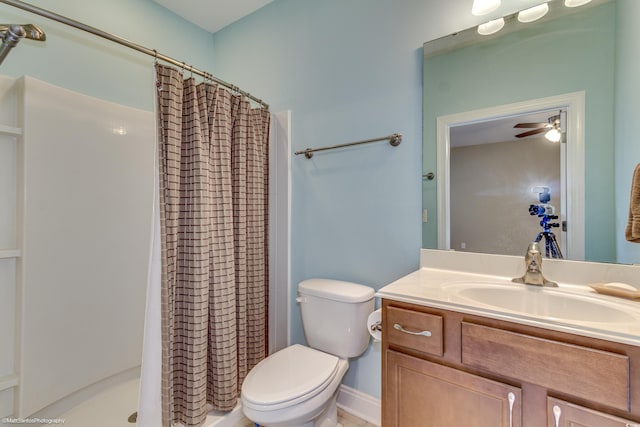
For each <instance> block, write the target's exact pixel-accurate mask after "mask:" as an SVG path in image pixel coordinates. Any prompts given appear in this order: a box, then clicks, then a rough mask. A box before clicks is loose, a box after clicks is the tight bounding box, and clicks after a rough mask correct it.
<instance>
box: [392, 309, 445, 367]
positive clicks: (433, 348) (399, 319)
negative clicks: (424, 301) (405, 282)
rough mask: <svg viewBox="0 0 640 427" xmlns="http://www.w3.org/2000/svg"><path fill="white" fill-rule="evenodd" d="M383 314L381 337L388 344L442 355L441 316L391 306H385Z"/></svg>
mask: <svg viewBox="0 0 640 427" xmlns="http://www.w3.org/2000/svg"><path fill="white" fill-rule="evenodd" d="M385 315H386V318H385V319H384V321H383V325H384V330H383V332H382V337H383V339H384V340H386V341H387V343H388V344H389V345H399V346H402V347H406V348H410V349H412V350H417V351H420V352H423V353H427V354H432V355H435V356H442V354H443V341H444V340H443V337H442V316H438V315H434V314H429V313H423V312H420V311H415V310H406V309H404V308H399V307H393V306H387V307H386V311H385ZM421 333H422V334H421ZM427 335H428V336H427Z"/></svg>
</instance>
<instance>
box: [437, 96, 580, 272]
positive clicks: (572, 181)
mask: <svg viewBox="0 0 640 427" xmlns="http://www.w3.org/2000/svg"><path fill="white" fill-rule="evenodd" d="M584 105H585V93H584V92H574V93H569V94H563V95H558V96H552V97H547V98H540V99H534V100H529V101H523V102H518V103H513V104H507V105H500V106H495V107H489V108H483V109H479V110H473V111H468V112H463V113H456V114H451V115H447V116H441V117H438V118H437V200H438V224H437V226H438V248H439V249H454V250H460V251H464V250H466V251H472V252H483V253H500V254H510V255H522V254H523V253H524V251H525V250H526V247H527V244H528V242H531V241H533V240H535V239H536V237H537V233H539V232H540V231H542V227H541V226H540V224H539V221H540V220H539V219H538V218H535V217H534V215H530V213H529V208H530V206H531V205H536V204H537V205H544V204H550V205H552V206H553V207H554V208H555V211H556V212H555V213H556V214H557V215H558V217H559V218H558V219H557V220H553V221H557V222H558V224H559V227H555V228H554V229H552V231H553V232H554V233H555V234H556V235H557V236H558V243H559V247H560V249H561V251H562V253H563V255H564V258H568V259H572V260H584V114H585V107H584ZM554 115H560V122H561V124H560V127H561V128H562V130H563V138H562V141H563V142H560V143H559V144H556V148H553V145H552V144H546V145H544V141H538V142H539V143H543V144H540V145H541V151H530V149H532V148H533V146H534V144H533V143H532V144H528V145H527V144H521V147H520V148H522V147H524V149H522V150H520V149H517V150H516V149H515V145H517V144H515V145H514V146H508V147H507V146H506V144H505V145H504V146H503V147H500V146H499V145H494V146H493V148H494V150H493V151H494V153H493V154H489V156H488V160H487V161H482V160H481V157H479V156H480V155H479V154H477V153H475V154H474V153H473V152H472V151H473V150H478V151H481V150H484V149H486V147H484V148H482V147H480V148H478V147H476V148H473V147H474V146H481V145H488V144H481V143H478V141H480V140H482V139H486V138H484V137H482V134H483V132H488V133H494V132H495V131H494V130H492V128H494V127H496V126H500V125H501V124H502V125H504V123H502V121H503V120H504V121H505V123H506V122H509V123H510V125H509V126H507V127H508V128H510V129H508V131H509V132H510V133H511V135H512V136H511V137H509V138H508V139H510V140H511V141H512V142H513V141H516V142H524V141H525V140H527V139H528V138H532V137H540V135H538V134H537V133H536V134H535V135H531V136H527V137H526V138H518V137H516V135H518V134H520V133H523V132H527V131H530V130H532V129H533V128H523V129H514V128H513V126H514V124H516V123H523V122H529V121H530V122H532V123H533V122H540V123H542V122H543V121H544V122H546V121H548V120H549V118H550V117H552V116H554ZM484 129H489V130H488V131H486V130H484ZM514 131H516V132H514ZM464 133H468V134H470V135H471V138H472V139H475V140H477V141H476V142H475V143H474V144H471V143H467V144H466V147H467V148H464V149H463V147H465V143H464V142H459V141H458V140H462V139H463V136H461V135H462V134H464ZM540 133H542V132H540ZM543 137H544V135H543ZM505 141H506V140H505V139H502V141H499V140H498V139H496V140H495V141H494V142H492V144H500V143H504V142H505ZM485 142H486V141H485ZM529 142H532V141H529ZM509 150H512V151H517V154H513V155H514V156H516V157H515V158H511V157H508V156H505V157H504V158H503V159H502V160H500V161H497V160H496V159H495V157H497V154H496V153H495V151H509ZM527 150H529V151H527ZM554 150H555V151H559V154H557V153H554ZM463 151H467V152H470V153H471V154H468V153H467V155H466V157H465V156H459V155H458V154H457V152H460V153H462V152H463ZM452 156H456V157H455V158H453V159H452ZM557 156H559V177H558V174H557V173H556V175H555V177H554V176H552V175H547V172H545V175H544V176H543V174H542V172H541V170H542V169H545V168H547V166H549V165H552V164H558V160H557ZM492 157H494V158H492ZM547 157H548V158H549V160H548V161H547V162H546V163H545V164H544V165H542V164H541V162H545V160H543V159H546V158H547ZM552 159H553V160H552ZM497 163H498V164H500V165H501V166H505V167H506V166H509V167H511V172H510V173H511V175H510V177H509V176H508V175H507V173H506V172H499V171H498V169H497ZM524 164H528V165H529V166H531V167H529V169H527V170H526V172H525V169H524V166H523V165H524ZM532 165H533V166H532ZM535 165H537V166H538V169H536V167H534V166H535ZM543 166H544V167H543ZM455 171H458V172H460V173H461V174H462V175H461V176H452V174H453V173H456V174H457V173H458V172H455ZM536 171H539V172H540V173H538V174H537V175H538V176H537V177H536ZM518 173H519V174H518ZM501 174H502V175H501ZM514 176H517V177H518V180H519V181H520V183H519V184H518V187H517V189H512V188H508V186H507V184H509V185H512V184H513V183H512V182H511V181H516V180H515V178H514ZM491 178H493V179H494V182H491ZM482 180H485V181H484V182H483V181H482ZM495 181H497V183H496V182H495ZM513 185H515V184H513ZM452 187H453V188H452ZM456 187H458V188H463V190H465V191H467V192H469V191H474V192H475V194H476V195H475V196H474V197H476V199H479V200H480V201H481V202H480V203H474V204H472V205H470V204H468V202H469V200H468V199H470V196H469V195H468V194H467V195H466V196H464V195H463V196H462V198H461V200H460V199H459V198H457V195H456V194H455V193H453V192H454V191H456V190H455V188H456ZM474 187H475V188H474ZM536 187H537V188H536ZM545 188H548V193H549V195H550V197H551V199H550V200H549V202H548V203H543V202H542V201H541V200H542V199H541V197H542V196H541V195H540V193H544V192H545V191H547V190H545ZM532 190H533V191H532ZM504 193H514V194H515V193H517V194H518V196H519V198H513V200H511V201H509V202H508V203H507V202H505V201H504V200H498V199H497V198H494V197H496V195H498V194H504ZM454 209H455V212H454ZM459 214H460V215H464V216H465V217H466V219H458V218H456V216H458V215H459ZM507 214H508V215H515V217H517V218H518V219H519V221H521V222H525V223H527V224H528V225H527V227H522V228H521V229H520V226H518V225H515V224H514V223H510V222H506V220H505V219H504V218H503V217H502V215H505V216H506V215H507ZM454 221H455V222H456V224H455V225H453V222H454ZM563 223H564V224H566V232H565V231H561V230H562V229H563V228H562V226H563ZM454 227H455V232H454V230H453V228H454ZM478 230H482V233H483V236H479V237H477V238H476V237H474V238H473V240H472V239H471V237H470V236H472V234H473V233H476V232H477V231H478ZM505 231H509V233H511V234H509V235H508V234H507V233H505ZM514 234H517V235H519V236H520V237H521V239H522V240H520V239H518V240H516V239H515V238H514V237H513V235H514ZM475 241H482V242H484V243H482V244H476V243H469V242H475ZM487 242H491V244H489V243H487ZM541 246H542V247H543V248H544V239H543V242H542V245H541Z"/></svg>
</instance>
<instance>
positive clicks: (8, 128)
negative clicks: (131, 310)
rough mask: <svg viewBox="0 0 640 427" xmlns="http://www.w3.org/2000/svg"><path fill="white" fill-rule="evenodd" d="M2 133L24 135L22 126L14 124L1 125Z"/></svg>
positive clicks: (0, 130)
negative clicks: (18, 126)
mask: <svg viewBox="0 0 640 427" xmlns="http://www.w3.org/2000/svg"><path fill="white" fill-rule="evenodd" d="M0 134H4V135H17V136H19V135H22V128H17V127H13V126H7V125H0Z"/></svg>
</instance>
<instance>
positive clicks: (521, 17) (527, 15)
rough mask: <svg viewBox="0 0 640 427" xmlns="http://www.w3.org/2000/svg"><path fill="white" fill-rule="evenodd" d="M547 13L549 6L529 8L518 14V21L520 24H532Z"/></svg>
mask: <svg viewBox="0 0 640 427" xmlns="http://www.w3.org/2000/svg"><path fill="white" fill-rule="evenodd" d="M547 12H549V5H548V4H547V3H542V4H539V5H537V6H533V7H530V8H529V9H525V10H521V11H520V13H518V21H520V22H533V21H537V20H538V19H540V18H542V17H543V16H544V15H546V14H547Z"/></svg>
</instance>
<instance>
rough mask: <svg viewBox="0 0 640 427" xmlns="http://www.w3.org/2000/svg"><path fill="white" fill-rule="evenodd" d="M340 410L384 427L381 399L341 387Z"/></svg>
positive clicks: (339, 394) (339, 395) (344, 386)
mask: <svg viewBox="0 0 640 427" xmlns="http://www.w3.org/2000/svg"><path fill="white" fill-rule="evenodd" d="M337 406H338V408H340V409H342V410H344V411H346V412H348V413H350V414H352V415H355V416H356V417H358V418H361V419H363V420H365V421H366V422H368V423H371V424H374V425H376V426H380V425H382V415H381V405H380V399H377V398H375V397H373V396H370V395H368V394H366V393H363V392H361V391H358V390H356V389H354V388H351V387H347V386H346V385H344V384H343V385H341V386H340V389H339V390H338V401H337Z"/></svg>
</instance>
